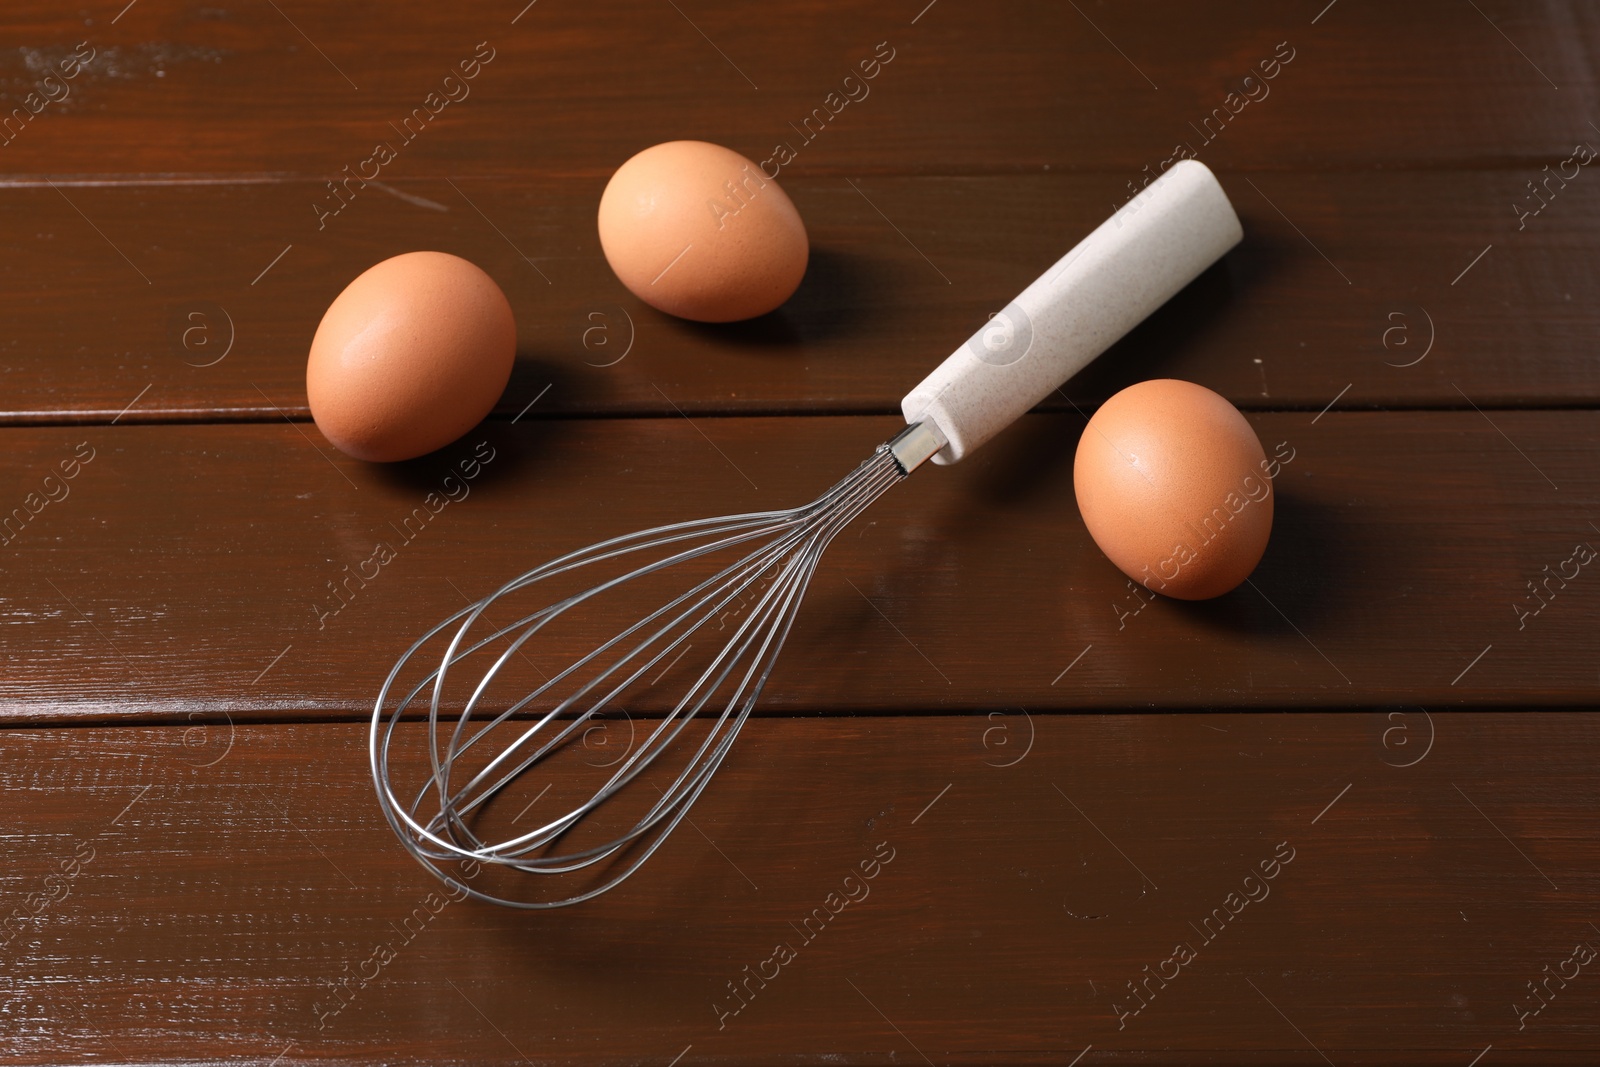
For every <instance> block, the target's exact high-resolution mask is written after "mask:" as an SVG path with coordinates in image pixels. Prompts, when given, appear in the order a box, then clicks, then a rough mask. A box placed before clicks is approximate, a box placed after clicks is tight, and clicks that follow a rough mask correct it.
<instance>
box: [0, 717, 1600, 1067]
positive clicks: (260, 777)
mask: <svg viewBox="0 0 1600 1067" xmlns="http://www.w3.org/2000/svg"><path fill="white" fill-rule="evenodd" d="M1597 740H1600V739H1597V737H1596V723H1595V720H1594V719H1593V718H1592V717H1588V716H1572V715H1560V714H1548V713H1547V714H1539V713H1525V712H1503V713H1482V714H1460V713H1435V714H1434V715H1433V716H1432V717H1431V718H1430V717H1428V716H1425V715H1423V714H1422V713H1421V712H1417V711H1415V710H1413V711H1412V712H1410V713H1408V714H1403V715H1393V716H1391V715H1387V714H1383V713H1368V714H1354V715H1353V714H1346V713H1308V714H1302V715H1293V716H1290V715H1237V714H1195V715H1189V716H1123V715H1067V716H1035V717H1033V718H1032V719H1031V720H1030V719H1027V718H1025V717H1024V716H1022V715H1010V716H1003V717H995V718H987V719H986V718H984V717H982V716H954V717H953V716H943V715H927V716H917V717H894V716H888V717H868V718H830V719H816V718H801V719H790V718H773V719H769V720H765V721H762V722H759V723H756V724H753V726H752V728H751V729H750V730H749V731H747V733H746V734H745V736H743V737H741V738H740V741H739V745H738V747H737V748H736V749H735V750H734V753H733V755H732V756H731V757H730V759H729V761H728V763H727V764H726V765H725V767H724V768H723V771H722V772H721V774H720V775H719V777H718V779H717V781H716V782H715V783H713V786H712V788H711V789H710V790H709V791H708V792H707V793H706V794H705V795H704V797H703V798H702V799H701V801H700V803H699V804H698V805H697V806H696V807H695V809H694V814H693V815H692V816H691V818H692V819H693V826H692V827H691V826H684V827H681V828H680V829H679V832H678V833H677V834H675V835H674V836H673V837H672V838H671V839H669V841H668V842H667V844H666V846H665V847H664V848H663V849H662V851H661V852H660V853H658V854H657V856H656V857H655V858H654V859H652V861H651V862H650V864H649V865H647V866H646V867H645V868H644V869H643V870H642V871H641V872H640V873H639V874H637V875H636V876H635V877H634V878H633V879H632V880H631V881H630V882H628V883H627V884H625V885H624V886H623V887H622V888H620V889H618V890H616V891H615V892H613V893H611V894H608V895H607V896H605V897H602V898H600V899H599V900H597V901H594V902H593V903H592V904H590V905H589V906H586V907H584V908H580V909H569V910H567V911H563V912H559V913H551V914H528V913H515V912H512V911H509V910H507V909H502V908H495V907H490V906H485V905H479V904H475V903H471V902H462V903H452V904H448V905H434V906H440V910H439V911H438V913H437V915H436V916H434V915H431V914H430V913H429V911H428V910H427V909H428V908H429V907H430V905H428V904H427V903H426V902H427V901H428V900H429V897H428V894H429V892H430V885H436V883H431V881H430V880H429V879H427V877H426V876H425V875H424V874H423V872H422V871H421V869H420V868H418V867H416V866H415V864H414V863H413V862H412V861H411V860H410V858H409V857H408V856H407V855H406V854H405V853H404V852H403V851H402V850H401V849H400V847H399V846H398V844H397V843H396V842H395V841H394V839H393V837H392V836H391V835H390V834H389V831H388V829H387V827H386V826H384V825H383V823H382V821H381V819H380V817H379V816H378V813H377V810H376V805H375V803H374V802H373V799H372V796H371V785H370V783H369V782H368V781H367V780H366V769H365V763H366V760H365V751H364V749H365V730H364V729H363V728H362V727H360V726H359V725H354V724H351V725H334V724H324V725H316V726H312V725H283V726H246V725H238V726H236V727H235V726H230V724H229V723H228V721H227V720H226V718H225V717H224V716H222V715H221V714H220V713H219V714H215V715H209V716H204V717H202V718H199V719H197V720H196V722H195V723H194V724H192V725H190V726H187V727H167V728H129V727H119V728H104V729H102V728H90V729H58V730H47V731H33V730H17V729H7V730H3V731H0V748H3V749H4V750H5V758H4V759H3V760H0V781H3V785H4V788H5V792H6V795H7V796H8V797H11V798H12V802H11V803H10V804H9V805H8V810H7V814H6V818H5V826H6V833H7V834H8V840H9V842H10V844H9V845H8V862H7V864H6V867H5V870H4V872H3V873H0V891H3V898H4V900H5V901H6V902H7V903H8V911H9V909H10V908H16V907H20V906H24V903H25V902H26V901H27V900H28V896H27V894H42V895H43V896H42V897H41V900H42V899H43V898H44V897H54V898H55V899H51V900H49V901H48V902H47V903H45V904H44V906H43V907H42V908H40V910H39V911H38V913H37V914H29V915H25V916H24V917H23V918H22V919H20V920H17V921H16V922H14V923H13V925H12V927H11V928H12V929H14V930H15V931H16V933H15V934H14V935H13V936H12V937H11V940H10V943H9V944H8V946H7V948H6V952H7V957H8V965H7V981H6V983H5V985H4V987H3V989H0V1004H4V1006H5V1014H6V1018H7V1019H8V1020H10V1022H9V1023H8V1036H7V1038H6V1040H5V1042H4V1045H3V1055H0V1059H4V1061H5V1062H12V1063H33V1062H44V1061H46V1060H48V1061H52V1062H60V1061H61V1060H63V1059H72V1060H85V1061H86V1060H89V1059H91V1058H93V1059H101V1058H121V1059H128V1058H130V1057H131V1056H132V1055H133V1050H138V1053H137V1054H138V1055H139V1057H140V1058H141V1059H152V1060H162V1061H170V1062H186V1063H200V1062H207V1063H210V1062H222V1061H232V1060H239V1059H243V1060H249V1061H252V1062H263V1063H265V1062H270V1061H271V1060H272V1058H273V1057H274V1056H278V1055H280V1054H284V1055H285V1058H284V1060H283V1062H311V1061H317V1062H337V1063H356V1062H370V1061H374V1060H382V1061H383V1062H391V1063H469V1062H470V1063H484V1064H487V1063H519V1062H523V1061H524V1060H526V1061H527V1062H535V1063H545V1062H564V1063H595V1064H600V1063H655V1064H666V1063H668V1062H670V1061H671V1060H672V1058H673V1057H674V1056H677V1055H679V1054H680V1053H682V1052H683V1051H684V1050H685V1049H686V1048H688V1047H690V1046H692V1050H693V1051H692V1052H690V1053H688V1055H687V1056H686V1057H685V1059H686V1060H688V1059H692V1060H695V1061H697V1062H740V1063H751V1064H781V1063H802V1062H822V1061H824V1060H825V1059H827V1058H828V1057H837V1058H840V1059H843V1060H845V1061H848V1062H853V1063H889V1062H897V1063H904V1062H907V1061H908V1060H910V1061H913V1062H922V1057H924V1056H925V1057H926V1058H927V1060H928V1061H931V1062H934V1063H940V1064H944V1063H958V1064H961V1063H971V1064H980V1063H982V1064H998V1063H1044V1062H1062V1063H1064V1062H1068V1061H1070V1060H1071V1059H1072V1058H1073V1057H1074V1056H1077V1055H1078V1054H1080V1053H1081V1052H1082V1051H1083V1050H1084V1049H1085V1048H1086V1047H1088V1046H1091V1045H1092V1046H1093V1050H1094V1051H1093V1052H1092V1053H1091V1054H1090V1056H1089V1057H1085V1060H1084V1061H1083V1062H1092V1059H1091V1057H1095V1058H1099V1059H1100V1060H1102V1061H1103V1060H1105V1059H1108V1058H1115V1059H1126V1060H1128V1061H1131V1062H1137V1063H1150V1064H1156V1063H1194V1062H1202V1063H1204V1062H1211V1063H1217V1062H1224V1061H1226V1062H1233V1063H1255V1064H1265V1063H1311V1062H1322V1061H1321V1060H1320V1059H1319V1058H1318V1055H1317V1052H1318V1051H1320V1052H1321V1053H1322V1054H1323V1055H1326V1056H1327V1057H1328V1058H1329V1059H1331V1060H1332V1061H1333V1062H1335V1063H1362V1064H1377V1063H1440V1064H1463V1063H1466V1062H1468V1061H1470V1060H1471V1058H1472V1057H1473V1056H1474V1055H1477V1054H1478V1053H1479V1052H1481V1051H1482V1050H1483V1049H1484V1048H1485V1047H1486V1046H1488V1045H1490V1044H1492V1045H1493V1046H1494V1052H1493V1053H1492V1055H1493V1056H1494V1057H1495V1058H1496V1060H1497V1061H1498V1062H1502V1063H1529V1064H1531V1063H1578V1062H1584V1058H1585V1057H1588V1059H1589V1061H1591V1062H1592V1059H1593V1057H1594V1056H1595V1055H1596V1054H1597V1052H1600V1028H1597V1024H1596V1020H1597V1019H1600V982H1594V981H1592V976H1590V975H1588V974H1587V972H1585V973H1584V974H1583V975H1582V976H1580V977H1579V978H1578V979H1575V980H1573V981H1571V982H1570V983H1569V984H1568V985H1567V986H1566V987H1565V988H1559V987H1556V986H1555V985H1553V984H1552V986H1551V989H1552V990H1555V995H1554V998H1553V1000H1552V1001H1551V1002H1550V1003H1549V1004H1548V1006H1547V1007H1545V1008H1544V1009H1543V1011H1542V1012H1540V1013H1539V1014H1538V1015H1537V1016H1534V1017H1532V1018H1530V1019H1529V1020H1528V1021H1527V1024H1526V1028H1525V1029H1523V1030H1522V1031H1520V1032H1519V1030H1518V1016H1517V1014H1516V1012H1515V1011H1514V1009H1513V1005H1517V1004H1522V1003H1524V1002H1526V1001H1528V1000H1529V998H1530V994H1529V992H1528V990H1527V989H1526V987H1525V984H1524V983H1525V982H1526V981H1528V980H1530V979H1537V978H1540V977H1541V976H1542V974H1543V973H1544V972H1543V971H1542V968H1544V967H1545V966H1546V965H1550V966H1551V968H1552V970H1553V969H1554V968H1555V966H1556V965H1557V964H1559V963H1560V962H1561V961H1562V960H1564V959H1566V958H1567V955H1568V953H1569V952H1570V951H1571V949H1572V946H1573V944H1574V943H1576V942H1588V943H1589V944H1595V943H1596V942H1597V941H1600V935H1597V934H1596V933H1595V931H1594V930H1593V929H1592V928H1591V926H1590V925H1589V921H1588V920H1590V919H1592V916H1591V915H1589V914H1588V906H1589V904H1590V902H1592V901H1593V900H1594V897H1595V894H1596V893H1597V892H1600V881H1597V875H1596V872H1597V871H1600V844H1597V841H1600V818H1597V815H1596V812H1597V811H1600V787H1597V785H1596V781H1595V777H1594V775H1593V773H1592V760H1591V758H1590V753H1592V752H1593V750H1594V745H1595V744H1596V742H1597ZM419 755H420V754H419ZM1419 757H1420V758H1419ZM1406 764H1410V765H1409V766H1406ZM880 847H883V848H886V850H887V851H886V852H884V853H883V854H885V855H892V859H891V860H890V861H889V862H888V863H887V864H884V865H881V866H880V868H879V870H878V871H877V875H876V877H875V878H874V879H872V880H870V881H866V882H864V883H862V882H860V880H859V878H858V881H857V882H856V883H852V884H851V886H849V887H848V888H849V889H850V891H851V892H854V893H855V894H857V895H858V896H859V895H860V893H861V892H862V890H861V888H860V887H861V885H863V884H864V885H865V886H866V888H867V896H866V897H865V899H863V900H860V901H859V902H858V903H854V904H849V905H846V906H844V907H843V909H842V910H841V911H840V913H839V914H838V915H837V916H836V917H834V918H832V919H831V920H830V921H829V922H827V923H826V924H824V925H820V926H818V925H817V924H815V923H814V924H813V926H812V927H811V928H810V929H811V931H812V937H811V939H810V940H806V939H805V938H804V937H803V935H802V933H800V932H797V929H796V927H797V926H798V925H799V924H800V922H801V920H802V919H805V918H806V917H808V916H810V915H811V913H812V909H813V908H816V907H826V906H827V905H826V903H825V902H826V900H827V898H828V894H830V893H834V892H840V891H842V889H844V888H846V886H845V882H844V879H845V877H846V876H847V875H848V874H850V872H851V871H858V867H859V863H860V861H862V860H863V859H868V858H871V857H873V856H874V855H875V853H876V851H877V850H878V849H879V848H880ZM1289 850H1292V856H1293V858H1292V860H1291V861H1290V862H1289V863H1288V864H1287V865H1282V866H1280V867H1279V869H1278V870H1277V872H1276V877H1275V878H1273V879H1270V880H1264V879H1262V878H1261V877H1260V871H1261V868H1260V863H1261V861H1263V860H1269V859H1271V858H1272V857H1273V856H1274V854H1275V853H1276V852H1281V853H1282V854H1285V855H1287V854H1289ZM1519 853H1520V854H1519ZM91 854H92V859H90V860H88V861H87V862H83V863H81V864H80V868H79V870H78V871H77V873H76V876H75V877H67V876H65V870H66V869H65V868H63V867H62V866H61V864H62V861H63V859H68V858H72V857H75V856H80V857H81V856H83V855H91ZM1269 869H1270V866H1269ZM1253 871H1254V872H1257V876H1256V878H1255V879H1254V880H1253V881H1252V882H1250V883H1248V886H1247V883H1246V881H1245V879H1246V877H1247V876H1248V875H1250V874H1251V872H1253ZM50 875H57V877H56V878H55V879H54V880H52V881H51V882H49V883H46V882H45V879H46V878H47V877H48V876H50ZM485 877H487V876H485ZM1263 887H1264V888H1263ZM1247 888H1248V889H1249V891H1250V892H1254V893H1255V894H1256V895H1257V896H1258V897H1261V899H1258V900H1256V901H1254V902H1252V903H1249V904H1242V905H1237V907H1239V908H1241V909H1242V910H1241V911H1240V913H1239V915H1238V916H1237V918H1234V919H1231V920H1230V921H1228V922H1226V923H1225V924H1223V925H1221V926H1220V927H1219V926H1218V924H1217V923H1216V922H1215V920H1213V921H1212V923H1211V925H1210V926H1209V927H1205V928H1204V929H1205V930H1206V931H1208V932H1210V933H1211V935H1212V936H1211V940H1210V941H1209V942H1208V941H1206V940H1205V939H1204V937H1203V935H1202V934H1197V933H1196V932H1195V930H1194V929H1193V928H1191V926H1190V924H1191V923H1194V924H1196V925H1199V924H1200V923H1201V922H1202V920H1204V919H1206V918H1208V917H1210V916H1211V913H1212V911H1213V909H1217V908H1223V907H1225V906H1227V905H1225V902H1226V901H1227V899H1228V894H1229V893H1235V892H1243V891H1245V890H1246V889H1247ZM1263 893H1265V895H1264V896H1262V894H1263ZM434 899H435V900H436V901H438V900H441V899H442V898H434ZM27 907H29V908H34V907H39V901H35V902H34V903H33V904H31V905H27ZM418 907H422V908H423V909H424V911H423V913H422V914H423V917H424V920H425V921H418V920H415V919H413V920H412V925H411V926H403V925H402V923H403V922H404V921H405V920H407V919H410V918H411V917H412V915H413V911H414V909H416V908H418ZM785 942H787V943H790V944H792V945H793V946H794V947H795V949H796V958H795V959H794V960H792V961H791V962H789V963H788V964H787V965H785V966H783V967H782V968H781V970H780V971H779V976H778V977H776V978H774V979H772V980H771V981H770V982H769V983H768V984H767V986H766V987H765V988H761V987H760V986H757V985H755V984H752V985H751V986H750V987H749V988H750V991H751V994H752V995H751V999H750V1000H749V1002H748V1006H746V1007H744V1008H743V1009H742V1010H740V1011H739V1012H738V1013H737V1014H729V1015H728V1016H726V1017H724V1016H721V1015H720V1014H719V1008H720V1010H721V1011H729V1010H730V1007H731V1006H737V1004H738V1002H737V1001H735V1000H734V999H733V997H732V995H731V994H730V993H729V991H728V988H727V983H728V982H730V981H733V982H738V981H742V980H743V979H744V974H745V972H744V970H743V969H744V968H745V967H746V966H747V965H749V966H751V967H752V970H754V968H755V967H756V966H757V965H758V964H759V963H760V962H761V961H763V960H766V959H768V958H769V957H770V956H771V955H772V953H773V946H774V945H775V944H776V943H785ZM1175 942H1189V943H1191V944H1192V946H1193V947H1194V948H1195V950H1196V954H1197V955H1196V958H1195V959H1194V960H1193V961H1192V962H1190V963H1189V964H1187V965H1186V966H1184V967H1183V968H1182V969H1181V971H1180V973H1179V976H1178V977H1176V978H1174V979H1173V980H1172V981H1171V982H1170V983H1169V984H1168V985H1167V986H1166V987H1165V988H1161V987H1159V986H1155V985H1152V986H1151V989H1152V990H1154V996H1153V999H1151V1000H1150V1001H1149V1002H1148V1006H1146V1007H1145V1008H1143V1009H1142V1010H1140V1011H1139V1012H1138V1013H1137V1014H1130V1015H1128V1016H1127V1017H1125V1018H1121V1019H1120V1021H1121V1023H1122V1025H1121V1027H1120V1028H1119V1012H1118V1008H1119V1007H1120V1009H1121V1010H1122V1011H1124V1012H1127V1011H1129V1010H1130V1007H1131V1006H1132V1005H1135V1004H1136V1002H1135V1001H1134V1000H1133V999H1132V997H1130V996H1129V994H1128V992H1127V988H1126V986H1127V983H1129V982H1133V981H1137V980H1141V979H1142V978H1143V970H1142V969H1143V968H1144V967H1146V966H1150V967H1151V968H1152V970H1154V969H1155V968H1156V967H1157V966H1158V965H1159V964H1160V963H1161V962H1162V961H1163V960H1165V959H1166V958H1168V957H1169V956H1170V955H1171V953H1172V949H1173V945H1174V943H1175ZM380 946H390V947H391V951H393V952H394V953H395V958H394V959H393V960H392V962H388V963H387V964H385V965H383V966H381V967H379V966H378V965H377V964H372V965H371V966H368V961H369V960H370V959H372V958H373V955H374V953H375V951H377V950H378V948H379V947H380ZM375 969H376V973H374V970H375ZM363 973H364V974H365V975H366V976H367V978H368V979H369V980H367V981H365V982H364V983H358V982H357V980H356V978H355V977H353V976H357V975H360V974H363ZM767 973H768V974H769V975H770V974H771V973H772V971H771V969H770V968H769V969H767ZM1168 973H1169V974H1170V973H1171V970H1170V968H1169V969H1168ZM983 976H996V977H994V978H986V977H983ZM998 976H1004V978H1003V980H997V979H998ZM345 978H349V979H350V981H348V982H347V983H346V984H345V985H344V986H343V988H344V990H345V992H344V994H343V995H342V996H340V995H338V994H336V993H335V992H334V988H335V986H336V985H337V984H338V983H340V981H341V979H345ZM1252 987H1253V988H1252ZM339 1004H342V1005H343V1006H342V1007H337V1008H336V1005H339ZM1113 1005H1116V1006H1118V1007H1113ZM1280 1013H1281V1014H1280ZM719 1020H720V1022H721V1023H722V1025H721V1028H720V1029H719ZM319 1024H320V1025H319ZM1313 1049H1315V1050H1317V1051H1313ZM919 1053H920V1055H919Z"/></svg>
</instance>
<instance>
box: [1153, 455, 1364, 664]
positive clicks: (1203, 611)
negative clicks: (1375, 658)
mask: <svg viewBox="0 0 1600 1067" xmlns="http://www.w3.org/2000/svg"><path fill="white" fill-rule="evenodd" d="M1275 493H1276V501H1275V502H1274V504H1273V515H1272V536H1271V537H1270V538H1269V539H1268V541H1267V550H1266V552H1265V553H1264V554H1263V555H1262V557H1261V562H1260V563H1258V564H1257V565H1256V569H1255V570H1254V571H1253V572H1251V574H1250V577H1249V580H1248V581H1247V582H1245V583H1242V584H1241V585H1240V586H1239V587H1238V588H1237V589H1234V590H1233V591H1232V592H1229V593H1224V594H1223V595H1222V596H1219V597H1213V598H1212V599H1210V600H1176V599H1173V598H1171V597H1167V598H1164V599H1165V600H1166V601H1167V604H1168V605H1169V607H1170V608H1171V609H1172V610H1174V611H1176V612H1178V613H1179V614H1180V615H1184V616H1187V617H1188V618H1190V619H1192V620H1194V621H1195V622H1198V623H1201V624H1204V625H1207V626H1213V627H1218V628H1221V629H1225V630H1231V631H1233V632H1235V633H1242V634H1249V635H1252V636H1267V635H1270V634H1281V633H1283V632H1284V631H1285V629H1286V626H1287V625H1288V624H1286V623H1285V620H1286V619H1287V620H1289V623H1290V624H1292V625H1293V627H1295V628H1298V629H1300V630H1308V629H1315V628H1319V627H1320V626H1322V625H1324V624H1326V623H1328V622H1329V621H1330V620H1329V616H1330V609H1331V608H1332V607H1333V606H1334V605H1335V603H1336V602H1337V601H1336V598H1335V596H1334V595H1333V594H1334V590H1336V589H1339V588H1341V587H1344V586H1346V585H1347V583H1348V580H1349V577H1350V568H1351V564H1352V563H1353V561H1354V560H1355V559H1356V558H1359V557H1357V556H1356V555H1354V554H1352V553H1350V552H1349V551H1348V542H1349V537H1348V536H1347V534H1346V532H1345V531H1344V530H1343V529H1342V528H1341V523H1340V521H1339V518H1338V515H1337V512H1335V510H1334V509H1333V508H1330V507H1328V506H1326V505H1324V504H1319V503H1316V502H1313V501H1311V500H1308V499H1306V498H1305V497H1302V496H1299V495H1298V494H1296V493H1293V492H1284V490H1283V488H1282V487H1281V486H1279V487H1276V488H1275ZM1280 612H1281V614H1280ZM1296 639H1297V640H1298V638H1296Z"/></svg>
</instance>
